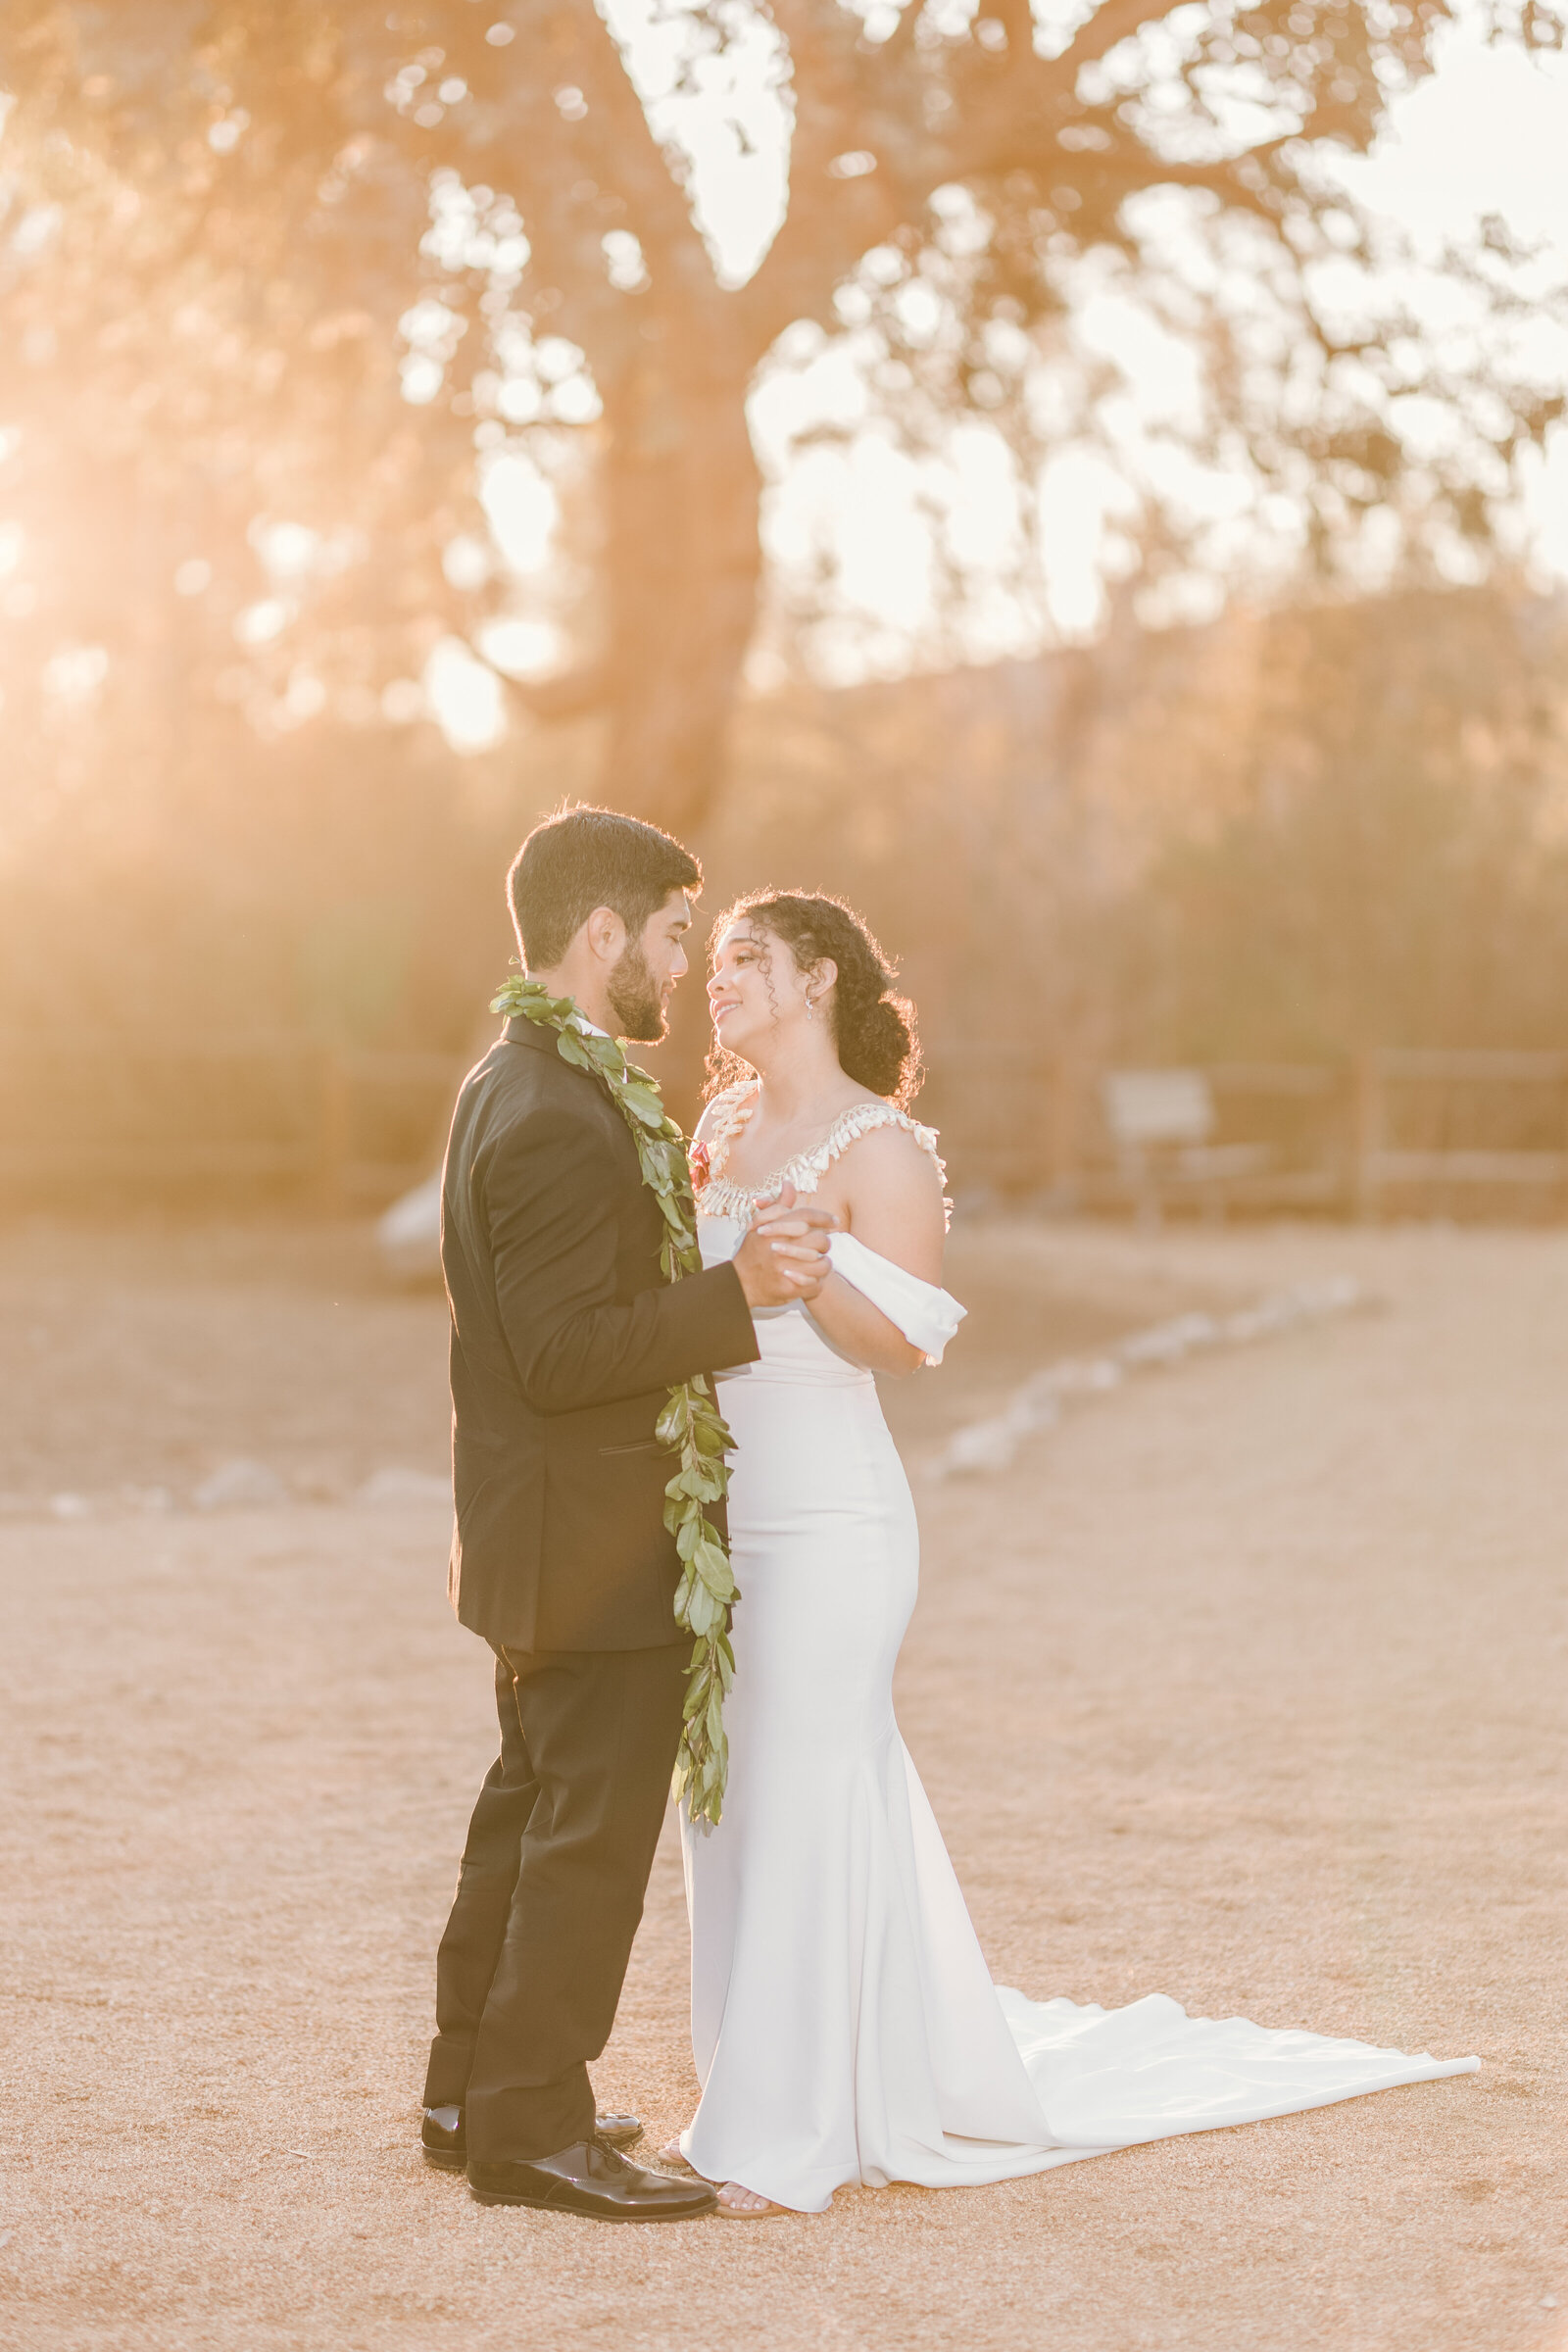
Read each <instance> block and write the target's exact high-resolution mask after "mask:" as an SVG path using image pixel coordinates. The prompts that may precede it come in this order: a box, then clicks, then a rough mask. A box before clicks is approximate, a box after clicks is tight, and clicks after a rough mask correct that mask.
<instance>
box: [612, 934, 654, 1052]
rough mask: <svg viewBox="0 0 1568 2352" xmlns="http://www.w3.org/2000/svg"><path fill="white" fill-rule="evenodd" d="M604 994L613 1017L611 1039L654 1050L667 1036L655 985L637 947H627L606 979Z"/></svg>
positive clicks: (644, 957)
mask: <svg viewBox="0 0 1568 2352" xmlns="http://www.w3.org/2000/svg"><path fill="white" fill-rule="evenodd" d="M607 994H608V995H609V998H610V1009H611V1011H612V1012H613V1014H614V1016H615V1035H616V1036H617V1037H629V1038H631V1039H632V1040H633V1041H634V1042H635V1043H636V1044H638V1045H641V1046H657V1045H659V1044H661V1043H662V1040H663V1039H664V1038H666V1037H667V1036H668V1035H669V1024H668V1022H667V1021H666V1020H665V1018H664V1007H663V1006H662V1004H661V1003H660V1001H659V985H658V983H657V981H656V980H655V978H654V975H653V973H652V972H651V971H650V970H649V969H648V958H647V956H645V955H644V954H643V952H642V948H641V946H640V945H633V946H631V947H628V948H627V949H626V950H625V951H624V953H623V954H622V956H621V958H620V961H619V962H618V963H617V964H616V966H615V968H614V970H613V972H612V973H611V975H610V980H609V985H608V989H607Z"/></svg>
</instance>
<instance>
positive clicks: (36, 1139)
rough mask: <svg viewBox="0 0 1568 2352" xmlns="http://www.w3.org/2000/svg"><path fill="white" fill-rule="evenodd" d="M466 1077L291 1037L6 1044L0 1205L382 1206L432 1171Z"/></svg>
mask: <svg viewBox="0 0 1568 2352" xmlns="http://www.w3.org/2000/svg"><path fill="white" fill-rule="evenodd" d="M467 1066H468V1065H467V1059H466V1057H464V1056H458V1055H454V1054H404V1053H344V1052H336V1051H333V1050H331V1049H328V1048H323V1047H319V1046H316V1045H313V1044H310V1043H309V1042H302V1041H301V1040H299V1039H298V1038H289V1037H284V1038H270V1037H261V1038H251V1039H240V1040H235V1039H223V1040H221V1041H217V1042H208V1041H203V1040H195V1041H192V1040H188V1039H186V1040H181V1041H178V1042H174V1043H170V1044H162V1043H158V1044H153V1043H149V1042H146V1041H142V1040H137V1041H136V1043H135V1044H134V1046H133V1047H132V1046H130V1045H127V1044H125V1043H123V1042H120V1041H117V1040H114V1039H112V1038H104V1037H100V1036H95V1035H94V1034H93V1033H92V1032H91V1031H90V1030H89V1031H87V1032H85V1033H83V1034H82V1035H81V1036H79V1037H76V1038H73V1039H69V1040H54V1041H50V1042H49V1043H48V1044H47V1045H46V1044H43V1043H41V1042H39V1041H37V1040H32V1039H29V1040H17V1039H0V1104H3V1105H4V1115H3V1118H0V1199H4V1200H5V1201H7V1202H8V1203H10V1204H13V1205H27V1206H37V1205H49V1204H53V1203H59V1204H62V1205H72V1204H76V1203H90V1204H92V1205H99V1204H102V1203H104V1202H105V1201H113V1200H116V1199H124V1200H138V1201H145V1200H149V1199H159V1200H169V1201H187V1200H192V1199H197V1198H201V1197H204V1196H205V1197H212V1196H215V1195H216V1196H221V1197H227V1198H234V1199H241V1200H259V1199H280V1198H287V1199H296V1200H299V1199H309V1200H311V1201H315V1202H316V1203H318V1204H319V1206H320V1207H322V1208H323V1209H332V1210H353V1209H363V1208H371V1207H378V1206H380V1205H382V1204H384V1203H385V1202H386V1201H389V1200H391V1199H393V1198H394V1197H395V1196H396V1194H397V1193H398V1192H399V1191H400V1190H401V1189H402V1188H403V1187H404V1186H406V1185H408V1184H411V1183H412V1182H414V1181H415V1179H416V1178H417V1176H418V1175H420V1174H422V1173H423V1172H425V1171H426V1170H427V1169H428V1168H429V1167H430V1166H432V1165H433V1164H434V1161H435V1159H436V1157H437V1155H438V1153H439V1152H440V1149H441V1145H442V1143H443V1141H444V1140H445V1136H446V1128H447V1121H448V1119H449V1117H450V1115H451V1109H452V1100H453V1097H454V1095H455V1094H456V1092H457V1088H458V1085H459V1082H460V1080H461V1079H462V1077H463V1074H464V1071H465V1070H466V1067H467Z"/></svg>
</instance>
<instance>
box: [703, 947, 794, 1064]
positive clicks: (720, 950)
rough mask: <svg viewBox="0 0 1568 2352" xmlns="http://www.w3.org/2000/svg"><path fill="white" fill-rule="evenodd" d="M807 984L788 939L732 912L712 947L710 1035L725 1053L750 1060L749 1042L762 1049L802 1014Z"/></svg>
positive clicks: (709, 998)
mask: <svg viewBox="0 0 1568 2352" xmlns="http://www.w3.org/2000/svg"><path fill="white" fill-rule="evenodd" d="M807 985H808V975H807V974H806V973H805V972H803V971H802V970H801V967H800V965H799V964H798V963H797V962H796V960H795V957H794V956H793V955H792V954H791V952H790V949H789V946H788V943H787V942H786V941H784V940H782V939H775V938H774V937H773V935H772V933H771V932H769V931H764V930H762V928H761V927H760V924H759V923H757V922H756V921H755V920H754V918H753V917H752V916H751V915H748V914H742V915H737V917H736V918H735V920H734V922H732V923H731V924H730V925H729V927H728V929H727V930H725V931H724V932H723V933H722V934H721V936H720V938H719V941H718V945H717V947H716V948H715V949H714V950H713V969H712V976H711V979H710V981H709V983H708V1005H709V1010H710V1011H711V1014H712V1016H713V1034H714V1036H715V1037H716V1038H717V1040H718V1042H719V1044H720V1045H721V1046H722V1047H723V1048H724V1049H725V1051H726V1053H730V1054H739V1055H740V1057H741V1059H742V1060H743V1061H750V1062H752V1063H753V1064H754V1065H755V1062H756V1059H757V1055H756V1054H755V1053H754V1052H753V1048H754V1047H756V1048H758V1049H759V1050H760V1051H761V1052H762V1053H763V1054H765V1053H766V1050H767V1041H768V1040H769V1039H775V1040H776V1039H777V1038H779V1037H780V1036H781V1035H782V1034H783V1033H784V1032H786V1031H788V1030H791V1029H793V1027H794V1025H795V1023H796V1022H797V1021H804V1020H805V1019H806V1017H807V1012H806V1007H807V1002H808V997H807Z"/></svg>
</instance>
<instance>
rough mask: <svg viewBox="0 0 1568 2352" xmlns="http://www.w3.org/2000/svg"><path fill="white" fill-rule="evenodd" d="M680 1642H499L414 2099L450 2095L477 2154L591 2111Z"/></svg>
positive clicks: (501, 2150)
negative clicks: (495, 1750) (477, 1780)
mask: <svg viewBox="0 0 1568 2352" xmlns="http://www.w3.org/2000/svg"><path fill="white" fill-rule="evenodd" d="M690 1658H691V1643H690V1642H688V1641H681V1642H673V1643H671V1644H669V1645H668V1646H664V1647H661V1648H659V1649H614V1650H569V1651H568V1650H555V1651H551V1652H538V1653H535V1654H532V1655H529V1654H527V1653H525V1652H523V1651H519V1650H512V1651H503V1652H499V1653H498V1655H497V1661H496V1708H497V1712H498V1713H499V1715H500V1718H501V1753H500V1755H499V1757H498V1758H497V1760H496V1762H495V1763H494V1765H492V1767H491V1769H490V1772H489V1775H488V1776H487V1778H486V1780H485V1784H484V1787H483V1788H482V1789H480V1791H479V1801H478V1803H477V1804H476V1805H475V1806H474V1809H473V1818H472V1820H471V1821H470V1822H469V1824H468V1839H467V1843H466V1846H465V1848H464V1854H463V1865H462V1868H461V1870H460V1872H459V1875H458V1892H457V1899H456V1900H455V1902H454V1903H453V1906H452V1915H451V1917H450V1919H449V1920H448V1922H447V1927H446V1933H445V1935H444V1936H442V1938H441V1945H440V1949H439V1951H438V1953H437V1956H436V2003H435V2006H436V2026H437V2029H438V2031H437V2034H436V2038H435V2041H434V2043H433V2044H432V2046H431V2050H430V2067H429V2072H428V2074H427V2075H426V2077H425V2090H424V2103H425V2105H426V2106H427V2107H443V2106H462V2107H464V2108H465V2109H466V2133H467V2145H468V2153H469V2155H470V2156H471V2157H478V2158H479V2159H480V2160H481V2161H484V2162H491V2161H493V2160H495V2159H497V2158H502V2157H514V2158H518V2159H525V2158H528V2157H534V2156H549V2155H553V2154H554V2153H555V2151H556V2150H557V2149H558V2148H564V2147H569V2146H570V2145H571V2144H572V2143H573V2142H574V2141H576V2140H580V2139H586V2138H587V2137H588V2135H589V2133H590V2132H591V2131H593V2128H594V2094H593V2089H592V2086H591V2085H590V2083H589V2081H588V2061H589V2059H590V2058H597V2057H598V2055H599V2053H600V2051H601V2050H602V2049H603V2048H604V2046H605V2043H606V2042H607V2041H608V2039H609V2038H610V2029H611V2027H612V2026H613V2023H614V2018H615V2004H616V2002H617V2001H618V2000H619V1998H620V1987H621V1983H622V1981H623V1979H624V1977H625V1974H626V1963H627V1961H628V1959H629V1958H630V1956H631V1945H632V1937H633V1936H635V1935H636V1933H637V1923H638V1921H639V1920H640V1919H641V1917H642V1911H643V1897H644V1894H645V1893H646V1891H647V1887H648V1874H649V1872H650V1871H651V1870H652V1868H653V1862H654V1849H655V1847H656V1846H657V1845H658V1843H659V1831H660V1824H661V1822H662V1819H663V1813H664V1804H665V1800H666V1799H667V1797H668V1794H669V1778H670V1774H671V1772H672V1771H673V1770H674V1764H675V1751H676V1748H677V1746H678V1744H679V1740H680V1727H681V1702H682V1699H683V1697H684V1695H685V1688H686V1669H687V1666H688V1663H689V1662H690Z"/></svg>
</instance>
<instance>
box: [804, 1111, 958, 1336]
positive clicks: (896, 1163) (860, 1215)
mask: <svg viewBox="0 0 1568 2352" xmlns="http://www.w3.org/2000/svg"><path fill="white" fill-rule="evenodd" d="M818 1199H819V1200H820V1202H821V1204H822V1206H823V1207H824V1208H836V1209H837V1210H838V1212H839V1221H840V1223H841V1224H842V1225H843V1226H844V1227H846V1228H847V1230H848V1231H849V1232H851V1233H852V1234H854V1236H855V1238H856V1240H857V1241H858V1242H863V1243H864V1245H865V1247H866V1249H867V1250H875V1251H876V1253H877V1255H878V1257H886V1258H890V1259H891V1260H892V1262H893V1263H894V1265H896V1266H902V1267H903V1268H904V1270H905V1272H906V1273H907V1274H914V1275H917V1276H918V1278H919V1279H920V1281H921V1282H930V1283H940V1282H941V1280H942V1250H943V1243H944V1240H945V1238H946V1233H947V1213H946V1211H945V1209H944V1207H943V1204H942V1179H941V1177H940V1176H939V1175H938V1174H937V1170H936V1163H935V1162H934V1161H933V1159H932V1158H931V1155H930V1153H929V1152H922V1150H921V1149H920V1147H919V1145H918V1144H917V1143H916V1142H915V1140H914V1138H913V1136H911V1135H909V1134H907V1133H906V1131H905V1130H904V1129H903V1128H902V1127H875V1128H873V1129H872V1131H871V1133H870V1134H869V1135H863V1136H861V1137H860V1139H859V1141H858V1143H855V1144H852V1145H851V1146H850V1148H849V1150H848V1151H847V1152H845V1153H844V1155H843V1157H842V1158H840V1159H838V1160H836V1161H835V1162H834V1164H833V1166H832V1168H830V1169H829V1171H828V1175H827V1177H826V1178H825V1179H824V1180H823V1184H822V1189H821V1192H820V1194H819V1195H818ZM810 1313H811V1316H812V1319H813V1321H814V1322H815V1323H816V1324H817V1325H818V1326H819V1327H820V1329H821V1331H822V1332H823V1333H824V1335H825V1336H826V1337H827V1338H828V1339H830V1340H831V1341H832V1343H833V1345H834V1347H835V1348H840V1349H841V1350H842V1351H843V1353H844V1354H845V1355H848V1356H852V1357H853V1358H854V1360H855V1361H856V1362H857V1363H858V1364H864V1365H865V1366H866V1368H867V1370H869V1371H872V1372H900V1373H903V1372H917V1371H918V1370H919V1369H920V1366H921V1365H922V1364H923V1363H924V1362H925V1356H924V1354H923V1353H922V1351H921V1350H920V1349H919V1348H915V1347H913V1346H911V1344H910V1343H909V1341H907V1339H906V1338H905V1336H904V1334H903V1332H902V1331H900V1329H899V1327H898V1325H897V1324H896V1323H893V1322H890V1321H889V1319H888V1317H887V1316H886V1315H884V1314H883V1313H882V1311H881V1309H880V1308H879V1307H875V1306H873V1305H872V1304H871V1301H870V1299H867V1298H865V1297H864V1296H863V1295H862V1293H860V1292H859V1291H858V1290H857V1289H856V1288H855V1286H854V1284H853V1283H849V1282H846V1281H845V1279H844V1277H843V1275H842V1274H830V1275H829V1276H828V1278H827V1281H826V1282H825V1283H824V1284H823V1286H822V1289H821V1291H820V1292H819V1293H818V1295H817V1297H816V1298H815V1299H812V1301H811V1307H810Z"/></svg>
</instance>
